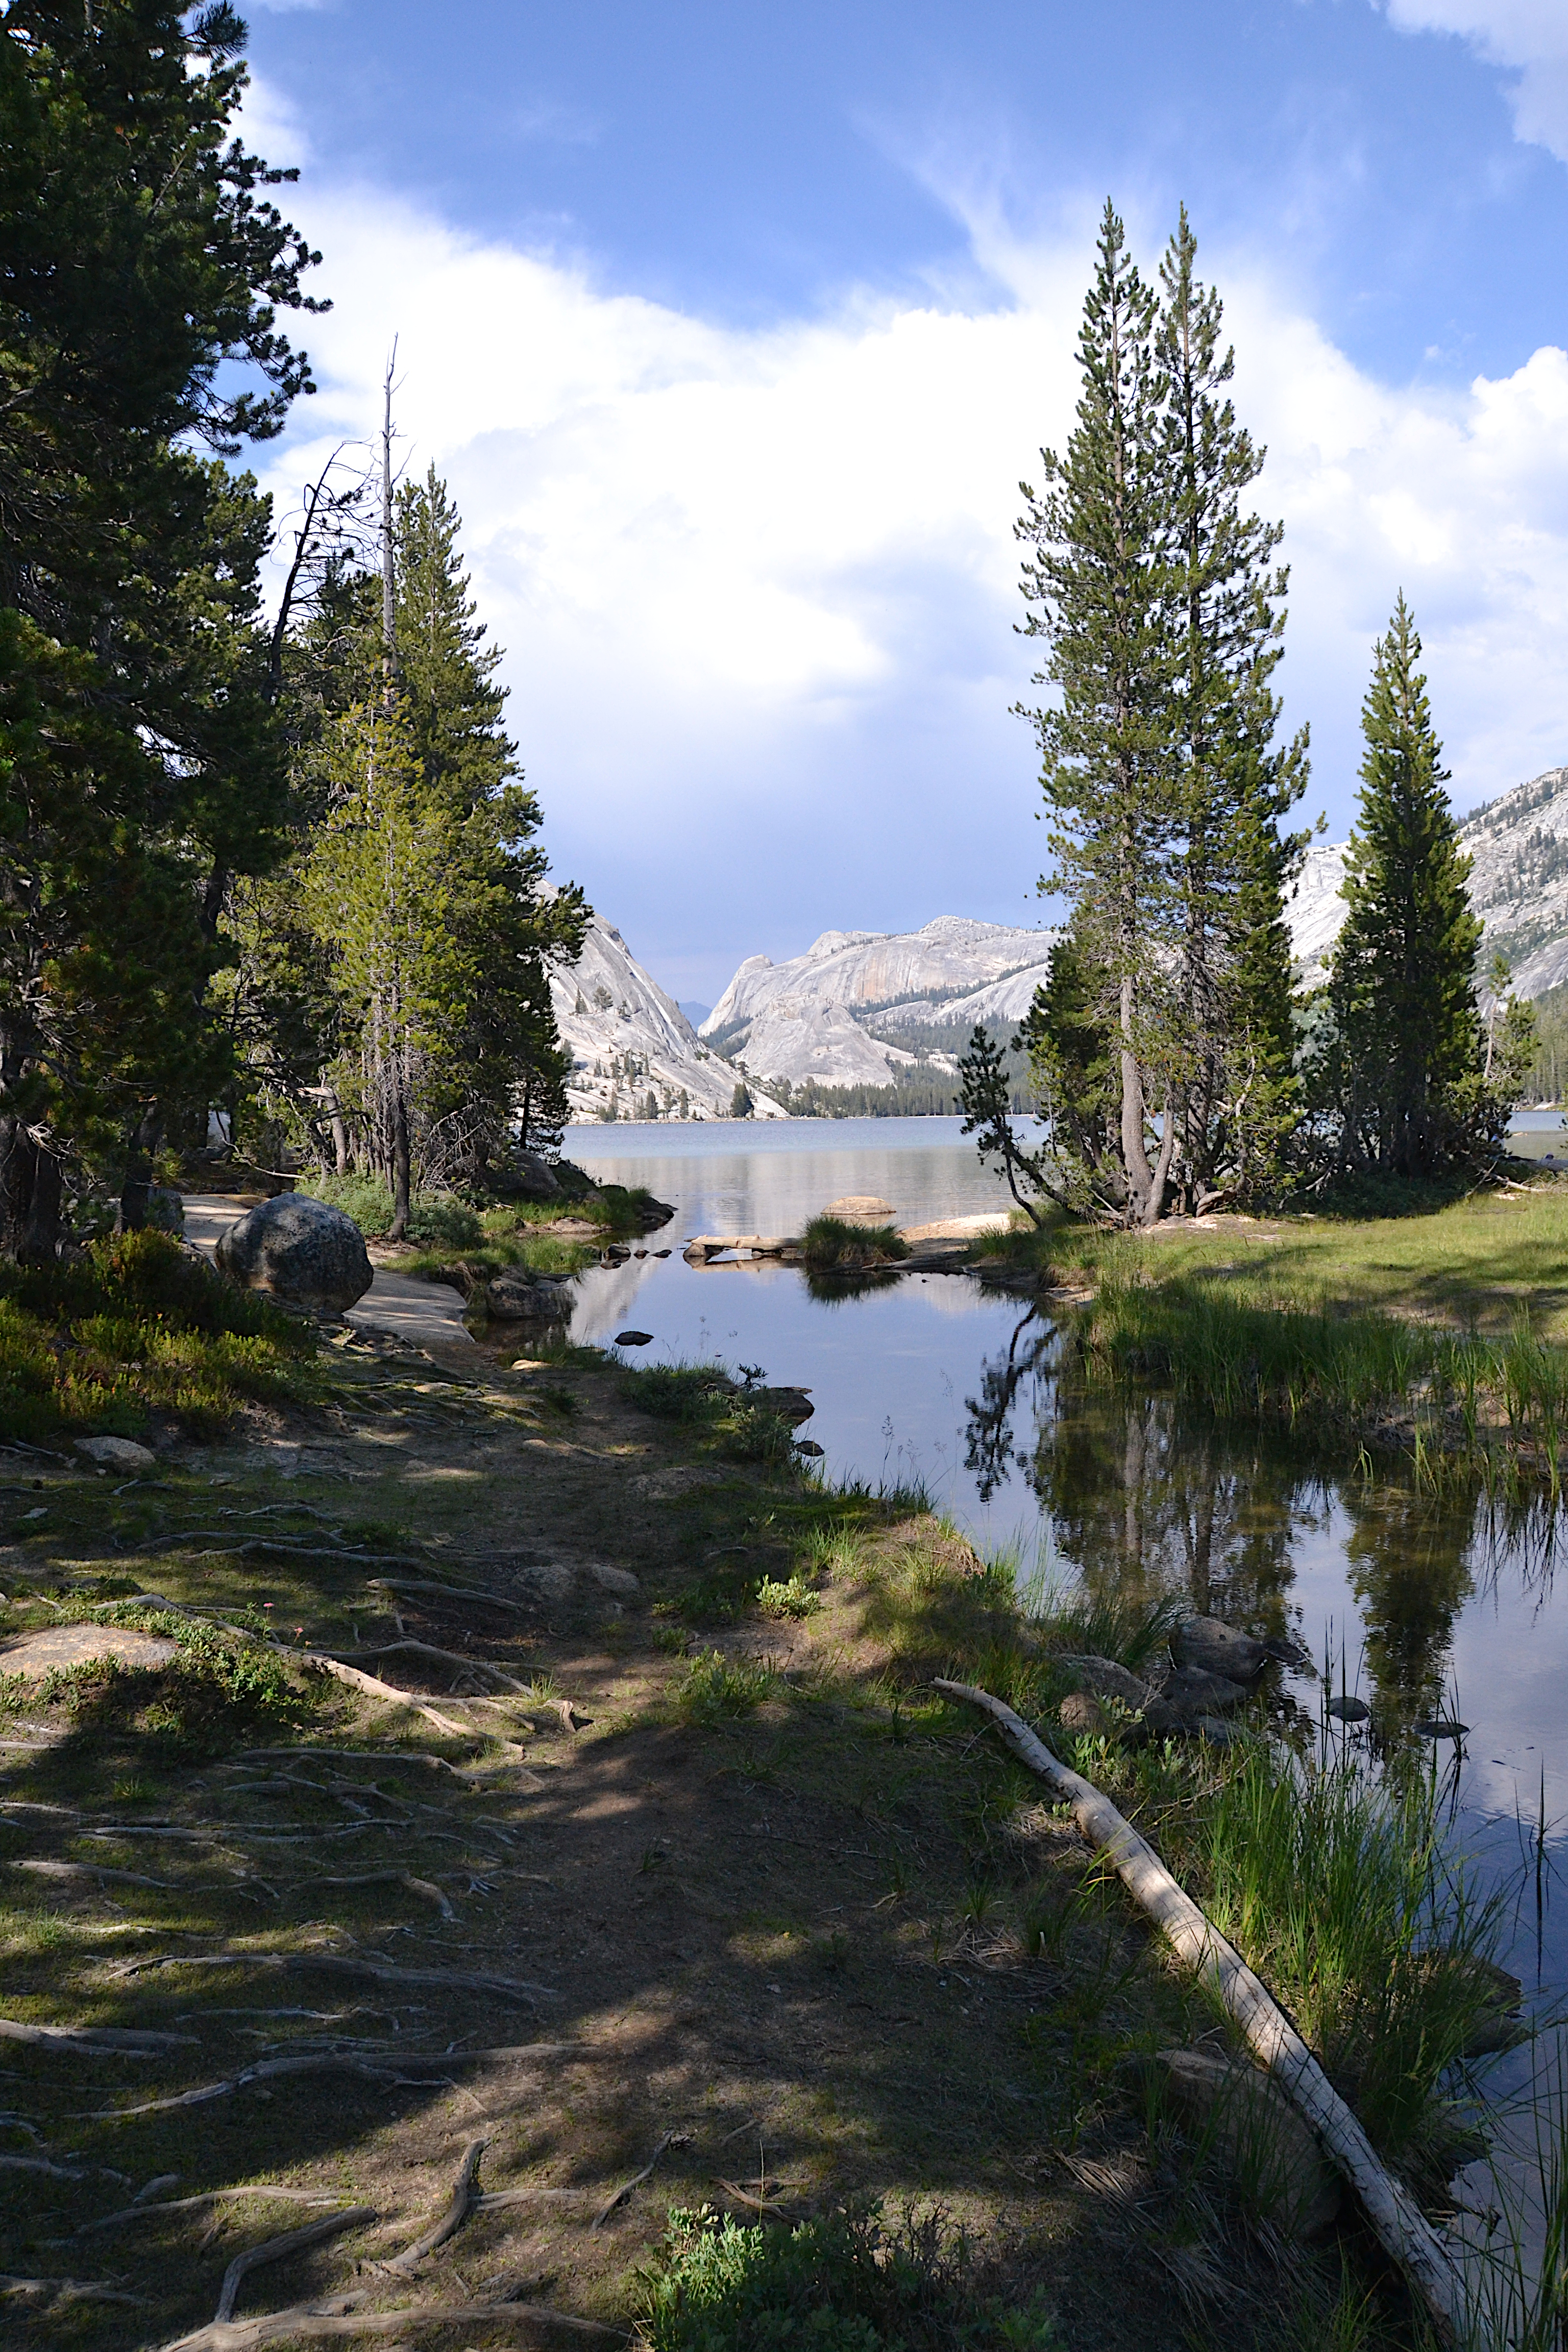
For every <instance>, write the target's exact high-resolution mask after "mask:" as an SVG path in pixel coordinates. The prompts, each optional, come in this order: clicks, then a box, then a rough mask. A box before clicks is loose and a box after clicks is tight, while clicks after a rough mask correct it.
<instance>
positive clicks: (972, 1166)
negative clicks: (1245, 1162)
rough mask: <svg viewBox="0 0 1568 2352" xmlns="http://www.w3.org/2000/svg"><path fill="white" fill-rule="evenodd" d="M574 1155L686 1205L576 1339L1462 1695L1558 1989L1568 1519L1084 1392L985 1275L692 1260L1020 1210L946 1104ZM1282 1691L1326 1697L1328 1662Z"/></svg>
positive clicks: (943, 1497)
mask: <svg viewBox="0 0 1568 2352" xmlns="http://www.w3.org/2000/svg"><path fill="white" fill-rule="evenodd" d="M731 1139H733V1140H731ZM565 1148H566V1150H567V1153H568V1156H569V1157H571V1158H572V1159H574V1160H577V1161H578V1162H579V1163H580V1164H581V1165H583V1166H584V1167H585V1168H587V1169H589V1170H590V1171H592V1173H594V1174H595V1176H599V1177H602V1178H605V1179H608V1180H610V1181H616V1182H619V1183H624V1184H646V1185H647V1187H648V1188H649V1190H650V1191H652V1192H656V1193H657V1194H658V1196H659V1198H660V1199H662V1200H665V1201H669V1202H674V1203H675V1206H676V1215H675V1218H674V1220H673V1222H672V1223H670V1224H669V1225H668V1226H666V1227H665V1228H664V1230H663V1232H662V1233H660V1234H657V1235H654V1236H650V1242H651V1243H652V1244H654V1245H656V1246H658V1245H663V1244H669V1245H670V1247H671V1250H672V1255H670V1256H669V1257H668V1258H667V1259H663V1260H659V1259H655V1258H652V1257H649V1258H647V1259H645V1260H642V1261H633V1262H632V1263H631V1264H630V1265H626V1266H623V1267H619V1268H616V1269H613V1270H611V1269H595V1270H592V1271H591V1272H590V1273H589V1274H588V1275H587V1276H584V1280H583V1282H582V1285H581V1292H580V1297H579V1302H578V1306H577V1309H576V1313H575V1316H574V1323H573V1336H574V1338H575V1339H581V1340H585V1341H590V1342H595V1343H601V1344H602V1343H605V1342H607V1341H612V1340H613V1339H614V1338H615V1335H616V1332H617V1331H620V1330H623V1329H626V1328H628V1327H635V1328H638V1329H641V1330H644V1331H648V1332H651V1333H652V1334H653V1335H654V1341H653V1345H652V1346H651V1347H649V1348H648V1349H647V1350H646V1351H644V1352H643V1355H642V1357H641V1360H644V1361H647V1360H680V1359H687V1360H690V1359H695V1358H711V1357H718V1358H721V1359H722V1360H725V1361H727V1362H728V1363H730V1364H731V1365H732V1366H738V1365H741V1364H755V1365H761V1366H762V1367H763V1369H764V1370H765V1371H766V1373H767V1375H768V1377H769V1378H770V1379H772V1380H775V1381H792V1382H794V1381H798V1382H800V1383H801V1384H802V1385H804V1386H805V1387H806V1388H808V1389H810V1391H811V1392H812V1396H813V1401H814V1402H815V1404H816V1416H815V1418H814V1420H813V1421H812V1422H811V1423H810V1434H811V1435H812V1436H813V1437H814V1438H816V1441H817V1443H818V1444H821V1445H822V1446H824V1447H825V1448H826V1462H825V1464H824V1465H823V1466H824V1468H825V1470H826V1473H827V1474H828V1475H829V1476H830V1477H847V1476H858V1477H862V1478H866V1479H868V1480H870V1481H871V1482H872V1483H873V1484H874V1483H876V1482H877V1481H878V1480H888V1481H889V1482H891V1481H899V1482H904V1481H910V1480H913V1479H920V1480H921V1481H923V1483H924V1484H925V1486H926V1487H927V1489H928V1490H929V1492H930V1493H931V1496H932V1499H933V1501H934V1502H935V1503H936V1504H937V1505H938V1507H940V1508H942V1509H944V1510H947V1511H949V1512H951V1513H952V1517H954V1518H955V1519H956V1520H957V1521H958V1522H959V1524H960V1525H961V1526H963V1528H965V1529H966V1530H967V1531H968V1532H969V1533H970V1534H971V1535H972V1537H973V1538H974V1540H975V1541H976V1542H977V1543H978V1544H979V1545H980V1546H981V1547H982V1549H984V1548H986V1547H988V1546H989V1547H996V1546H1001V1545H1009V1546H1012V1547H1015V1548H1016V1550H1017V1552H1018V1554H1019V1556H1020V1559H1021V1561H1022V1563H1023V1567H1022V1572H1023V1573H1025V1574H1033V1573H1039V1572H1042V1571H1043V1572H1044V1573H1045V1574H1046V1575H1047V1577H1049V1578H1052V1579H1054V1580H1058V1581H1059V1582H1064V1583H1065V1582H1070V1581H1071V1580H1073V1579H1075V1578H1081V1579H1082V1580H1084V1581H1085V1582H1086V1583H1088V1584H1089V1585H1090V1586H1093V1587H1099V1588H1104V1589H1110V1588H1132V1589H1136V1590H1138V1591H1148V1592H1151V1593H1152V1592H1154V1591H1181V1592H1184V1593H1185V1594H1187V1595H1188V1596H1189V1597H1190V1598H1191V1600H1192V1601H1193V1602H1194V1605H1195V1606H1197V1607H1198V1608H1199V1609H1202V1610H1212V1611H1213V1612H1214V1613H1215V1614H1216V1615H1220V1616H1224V1617H1226V1618H1229V1619H1231V1620H1233V1621H1234V1622H1237V1623H1239V1624H1246V1625H1248V1626H1251V1627H1253V1628H1255V1629H1256V1630H1257V1631H1258V1632H1260V1633H1284V1632H1290V1633H1294V1634H1296V1635H1297V1636H1298V1637H1299V1638H1300V1641H1301V1642H1302V1643H1303V1644H1304V1645H1305V1648H1306V1651H1307V1653H1308V1654H1309V1655H1310V1656H1311V1657H1312V1658H1314V1659H1316V1660H1320V1661H1321V1660H1323V1659H1324V1658H1326V1657H1327V1658H1331V1661H1332V1675H1333V1681H1334V1685H1335V1687H1336V1689H1337V1688H1338V1687H1339V1686H1340V1685H1341V1683H1342V1682H1343V1684H1344V1685H1345V1686H1346V1687H1348V1689H1349V1690H1350V1691H1351V1692H1352V1693H1354V1694H1359V1695H1360V1696H1363V1697H1364V1698H1366V1699H1367V1700H1369V1701H1370V1702H1371V1703H1372V1704H1373V1707H1374V1709H1375V1710H1376V1712H1377V1714H1378V1716H1379V1717H1380V1718H1382V1719H1384V1721H1386V1722H1388V1723H1390V1724H1394V1725H1404V1726H1408V1725H1410V1724H1411V1723H1413V1722H1414V1721H1415V1719H1416V1718H1417V1717H1423V1716H1426V1715H1430V1714H1433V1713H1440V1714H1443V1715H1457V1716H1458V1719H1459V1720H1460V1721H1462V1722H1464V1723H1465V1724H1467V1725H1468V1727H1469V1731H1468V1737H1467V1738H1466V1739H1465V1740H1464V1742H1463V1743H1462V1746H1461V1747H1460V1748H1458V1750H1457V1751H1456V1749H1455V1748H1454V1747H1453V1746H1452V1745H1451V1744H1449V1743H1443V1744H1441V1745H1438V1746H1437V1748H1436V1758H1437V1761H1438V1766H1439V1769H1440V1770H1445V1771H1446V1772H1447V1775H1448V1786H1449V1792H1450V1795H1451V1798H1452V1800H1453V1802H1454V1806H1455V1818H1456V1823H1457V1826H1458V1831H1459V1832H1460V1833H1461V1834H1462V1836H1463V1838H1464V1841H1465V1843H1467V1844H1468V1846H1469V1847H1470V1848H1471V1850H1472V1851H1473V1852H1474V1853H1477V1854H1478V1856H1479V1857H1481V1858H1482V1859H1483V1860H1484V1863H1485V1866H1486V1869H1487V1872H1488V1874H1489V1876H1493V1877H1495V1876H1497V1875H1500V1874H1502V1875H1506V1874H1515V1875H1520V1865H1521V1860H1522V1858H1523V1856H1524V1854H1525V1852H1526V1849H1527V1847H1528V1844H1529V1839H1530V1834H1531V1832H1533V1831H1534V1828H1535V1825H1536V1823H1537V1822H1538V1821H1539V1819H1540V1818H1541V1814H1542V1807H1543V1806H1544V1813H1545V1819H1546V1822H1547V1824H1548V1837H1547V1869H1546V1872H1545V1874H1544V1880H1543V1885H1542V1895H1543V1903H1542V1911H1541V1914H1540V1916H1539V1917H1538V1916H1537V1909H1536V1901H1535V1880H1534V1876H1533V1873H1531V1874H1526V1875H1520V1887H1521V1899H1520V1906H1519V1911H1518V1918H1517V1932H1516V1935H1515V1939H1514V1950H1513V1960H1512V1964H1513V1966H1514V1967H1515V1968H1516V1969H1518V1970H1519V1972H1520V1973H1521V1975H1523V1976H1524V1977H1525V1978H1526V1979H1527V1981H1528V1982H1529V1983H1530V1984H1531V1986H1532V1987H1539V1990H1540V1993H1541V1995H1542V1997H1543V1998H1547V1997H1549V1998H1550V1999H1551V2000H1552V2001H1554V2002H1555V2001H1556V2000H1561V1999H1562V1998H1563V1996H1564V1995H1565V1994H1568V1885H1565V1884H1564V1882H1563V1878H1562V1876H1561V1871H1562V1866H1563V1863H1564V1861H1565V1860H1568V1856H1565V1855H1564V1853H1563V1828H1564V1826H1568V1703H1565V1694H1568V1605H1565V1604H1568V1550H1565V1549H1564V1545H1565V1543H1568V1531H1565V1532H1563V1533H1560V1532H1559V1531H1558V1530H1557V1529H1556V1528H1554V1527H1553V1526H1552V1524H1551V1523H1550V1522H1549V1521H1547V1520H1546V1519H1545V1518H1544V1517H1542V1515H1541V1514H1538V1513H1535V1514H1530V1513H1527V1514H1522V1515H1520V1514H1514V1515H1512V1516H1510V1515H1509V1514H1507V1513H1500V1512H1492V1511H1489V1509H1488V1508H1487V1507H1486V1506H1485V1504H1484V1502H1481V1501H1478V1500H1472V1499H1466V1500H1463V1501H1460V1502H1458V1503H1447V1504H1444V1505H1442V1506H1439V1505H1437V1504H1436V1503H1433V1502H1431V1501H1430V1500H1428V1499H1425V1498H1419V1499H1418V1498H1416V1497H1415V1496H1412V1495H1410V1494H1409V1493H1407V1492H1405V1491H1404V1490H1403V1489H1401V1488H1399V1487H1397V1486H1384V1485H1381V1484H1373V1485H1370V1486H1369V1485H1367V1484H1366V1483H1365V1482H1363V1480H1361V1479H1360V1478H1358V1477H1356V1476H1354V1475H1352V1474H1351V1472H1350V1470H1349V1468H1348V1465H1325V1464H1324V1463H1323V1461H1322V1460H1321V1459H1320V1458H1318V1457H1316V1456H1315V1455H1313V1454H1310V1453H1309V1452H1307V1451H1305V1450H1304V1449H1303V1450H1300V1451H1294V1452H1293V1451H1291V1450H1289V1449H1288V1448H1282V1447H1279V1446H1263V1445H1259V1444H1237V1443H1236V1442H1234V1441H1233V1440H1228V1439H1221V1438H1219V1437H1217V1436H1216V1435H1215V1433H1213V1432H1211V1431H1206V1430H1204V1429H1202V1428H1198V1427H1188V1428H1184V1427H1182V1426H1181V1425H1180V1424H1179V1423H1178V1421H1177V1418H1176V1416H1175V1414H1174V1412H1173V1408H1172V1406H1171V1403H1170V1401H1169V1400H1168V1399H1166V1398H1163V1397H1159V1396H1150V1397H1147V1398H1138V1399H1133V1400H1131V1402H1124V1403H1121V1404H1118V1405H1115V1406H1111V1405H1109V1404H1107V1403H1106V1402H1105V1401H1103V1400H1096V1401H1089V1400H1086V1399H1084V1398H1082V1397H1081V1396H1079V1395H1077V1394H1075V1393H1074V1391H1073V1389H1072V1386H1071V1382H1070V1378H1068V1379H1065V1380H1064V1379H1063V1378H1062V1377H1060V1375H1061V1372H1062V1360H1063V1350H1062V1348H1061V1344H1060V1341H1059V1339H1058V1335H1057V1333H1056V1332H1055V1331H1054V1330H1053V1329H1052V1328H1051V1326H1050V1325H1049V1323H1048V1322H1047V1320H1046V1319H1045V1318H1043V1317H1042V1316H1041V1315H1040V1313H1039V1312H1038V1310H1037V1308H1036V1307H1034V1306H1033V1305H1032V1303H1031V1302H1029V1301H1027V1300H1021V1299H1016V1298H1009V1297H1005V1296H1003V1295H1000V1294H993V1293H987V1292H986V1291H984V1290H983V1289H982V1288H981V1286H980V1285H979V1284H978V1283H976V1282H974V1281H973V1280H972V1279H970V1278H969V1277H967V1276H942V1275H931V1276H925V1277H923V1278H922V1277H921V1276H904V1277H900V1278H899V1279H897V1280H896V1281H894V1282H892V1283H890V1284H889V1286H887V1287H885V1288H879V1289H877V1290H874V1291H872V1292H870V1293H868V1294H866V1295H863V1296H860V1297H840V1298H835V1299H832V1300H824V1299H821V1298H818V1297H813V1296H812V1294H811V1291H810V1289H809V1287H808V1286H807V1283H806V1279H805V1276H804V1275H803V1274H802V1273H801V1272H800V1271H799V1270H798V1269H797V1268H795V1267H789V1266H782V1265H776V1264H770V1263H767V1262H763V1263H762V1264H759V1265H719V1266H710V1267H707V1268H696V1267H692V1266H689V1265H686V1264H685V1263H684V1262H683V1260H682V1258H681V1256H680V1255H679V1251H680V1244H681V1243H682V1242H683V1241H684V1240H685V1239H686V1238H687V1237H688V1236H689V1235H690V1234H698V1233H705V1232H706V1233H714V1232H726V1231H730V1232H742V1233H743V1232H761V1233H789V1232H798V1231H799V1230H800V1227H801V1225H802V1223H804V1222H805V1219H806V1218H807V1217H808V1216H810V1215H812V1214H813V1213H815V1212H816V1211H818V1210H820V1209H822V1208H824V1207H826V1204H827V1202H829V1201H831V1200H833V1199H835V1198H837V1196H838V1195H840V1194H842V1193H848V1192H862V1193H877V1194H879V1195H880V1196H881V1197H882V1198H883V1199H884V1200H887V1201H889V1202H891V1203H892V1205H893V1208H894V1210H895V1212H896V1214H897V1216H898V1218H899V1220H900V1222H901V1223H913V1222H917V1221H923V1220H926V1219H931V1218H937V1217H943V1216H957V1215H963V1214H969V1213H974V1212H976V1211H981V1210H986V1209H991V1208H995V1207H1004V1206H1005V1205H1006V1196H1005V1192H1004V1190H1003V1188H1002V1186H1001V1183H1000V1180H999V1179H998V1178H997V1177H996V1176H995V1175H994V1173H992V1172H989V1171H986V1170H984V1169H983V1168H982V1167H981V1165H980V1162H979V1160H978V1156H977V1154H976V1153H975V1151H974V1148H973V1144H972V1143H969V1142H966V1141H965V1140H964V1139H963V1138H962V1136H961V1135H960V1133H959V1122H958V1121H957V1120H956V1119H935V1118H921V1119H863V1120H844V1121H833V1122H826V1121H804V1120H803V1121H798V1122H796V1121H791V1122H779V1123H776V1124H775V1123H769V1124H767V1125H763V1126H759V1127H756V1128H739V1127H737V1128H730V1127H727V1126H726V1127H722V1128H719V1129H715V1128H714V1127H711V1126H691V1127H677V1126H670V1127H664V1126H660V1127H640V1128H639V1127H630V1126H624V1125H623V1126H616V1127H595V1128H579V1129H574V1130H573V1131H572V1132H571V1133H570V1135H569V1136H568V1138H567V1141H566V1146H565ZM1560 1560H1561V1567H1562V1574H1561V1575H1560V1573H1559V1567H1560ZM1560 1584H1562V1585H1563V1597H1562V1598H1559V1586H1560ZM1291 1689H1292V1693H1293V1696H1295V1697H1296V1699H1297V1700H1298V1702H1299V1703H1300V1705H1301V1706H1304V1707H1307V1708H1308V1709H1310V1712H1311V1714H1312V1715H1313V1717H1316V1716H1317V1715H1318V1712H1319V1707H1320V1704H1321V1682H1320V1681H1319V1680H1317V1679H1315V1678H1313V1677H1301V1678H1299V1679H1298V1680H1296V1681H1295V1682H1294V1683H1293V1684H1292V1685H1291ZM1354 1736H1356V1737H1364V1735H1360V1734H1358V1735H1354Z"/></svg>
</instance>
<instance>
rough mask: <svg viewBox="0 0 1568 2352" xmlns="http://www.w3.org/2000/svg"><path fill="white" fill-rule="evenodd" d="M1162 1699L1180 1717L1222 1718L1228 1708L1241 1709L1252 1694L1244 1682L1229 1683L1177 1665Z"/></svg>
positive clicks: (1220, 1677) (1226, 1679) (1223, 1677)
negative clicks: (1177, 1709)
mask: <svg viewBox="0 0 1568 2352" xmlns="http://www.w3.org/2000/svg"><path fill="white" fill-rule="evenodd" d="M1164 1696H1165V1697H1166V1698H1167V1699H1168V1700H1169V1702H1170V1704H1171V1705H1172V1706H1179V1707H1180V1708H1181V1709H1182V1712H1183V1713H1184V1715H1223V1714H1224V1713H1225V1712H1226V1709H1227V1708H1229V1707H1233V1706H1245V1705H1246V1703H1247V1699H1248V1698H1249V1697H1250V1696H1252V1694H1251V1693H1250V1691H1248V1689H1247V1685H1246V1684H1245V1683H1233V1682H1232V1681H1231V1680H1230V1677H1229V1676H1228V1675H1211V1674H1203V1673H1200V1672H1197V1671H1196V1670H1194V1668H1192V1667H1190V1666H1178V1667H1177V1669H1176V1671H1175V1673H1174V1674H1173V1675H1171V1677H1170V1679H1169V1680H1168V1681H1167V1683H1166V1685H1165V1690H1164Z"/></svg>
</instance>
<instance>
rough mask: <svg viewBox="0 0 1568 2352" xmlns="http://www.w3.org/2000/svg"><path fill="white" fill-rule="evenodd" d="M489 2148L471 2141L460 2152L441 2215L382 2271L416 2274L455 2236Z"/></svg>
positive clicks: (480, 2140) (460, 2225) (483, 2143)
mask: <svg viewBox="0 0 1568 2352" xmlns="http://www.w3.org/2000/svg"><path fill="white" fill-rule="evenodd" d="M487 2147H489V2141H488V2140H483V2139H471V2140H470V2141H469V2142H468V2147H466V2148H465V2149H464V2150H463V2160H462V2163H461V2164H460V2165H459V2166H458V2178H457V2179H456V2180H455V2181H454V2182H453V2184H452V2193H451V2195H450V2197H448V2198H447V2202H446V2204H445V2205H444V2206H443V2207H442V2208H441V2210H440V2213H439V2214H438V2216H437V2219H436V2220H435V2221H433V2222H432V2223H431V2225H430V2227H429V2229H427V2230H426V2231H424V2232H423V2233H422V2234H421V2235H420V2236H419V2237H417V2238H416V2239H415V2241H414V2242H413V2244H412V2245H411V2246H405V2247H404V2249H403V2252H401V2253H400V2254H395V2255H394V2256H393V2258H392V2260H391V2262H389V2263H383V2264H382V2268H383V2269H384V2270H388V2271H405V2272H406V2271H411V2270H416V2269H417V2267H418V2265H419V2264H420V2263H422V2262H423V2261H424V2259H425V2257H426V2254H433V2253H434V2252H435V2251H436V2249H437V2246H444V2245H445V2244H446V2242H447V2239H448V2238H451V2237H455V2236H456V2235H457V2233H458V2231H459V2230H460V2229H461V2228H462V2226H463V2223H464V2222H465V2221H467V2220H468V2208H469V2207H470V2206H471V2205H472V2203H473V2201H474V2180H475V2177H476V2176H477V2174H478V2172H479V2158H480V2157H481V2156H483V2154H484V2152H485V2149H486V2148H487Z"/></svg>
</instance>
